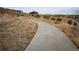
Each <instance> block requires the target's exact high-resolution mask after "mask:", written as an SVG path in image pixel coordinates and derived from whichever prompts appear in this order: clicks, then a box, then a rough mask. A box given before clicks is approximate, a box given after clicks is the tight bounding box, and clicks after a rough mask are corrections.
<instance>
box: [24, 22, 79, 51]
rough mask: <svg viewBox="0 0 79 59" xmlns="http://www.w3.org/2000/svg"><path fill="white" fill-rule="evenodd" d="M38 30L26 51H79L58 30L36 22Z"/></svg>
mask: <svg viewBox="0 0 79 59" xmlns="http://www.w3.org/2000/svg"><path fill="white" fill-rule="evenodd" d="M36 23H37V24H38V30H37V33H36V34H35V36H34V37H33V39H32V41H31V43H30V44H29V45H28V47H27V48H26V49H25V50H26V51H74V50H78V49H77V48H76V46H75V45H74V44H73V43H72V41H71V40H70V39H69V38H68V37H67V36H66V35H65V34H64V33H63V32H62V31H61V30H60V29H58V28H56V27H55V26H53V25H50V24H48V23H45V22H42V21H36Z"/></svg>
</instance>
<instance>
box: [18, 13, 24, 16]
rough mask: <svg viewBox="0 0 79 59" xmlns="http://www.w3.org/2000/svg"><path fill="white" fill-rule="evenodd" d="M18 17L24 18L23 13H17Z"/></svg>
mask: <svg viewBox="0 0 79 59" xmlns="http://www.w3.org/2000/svg"><path fill="white" fill-rule="evenodd" d="M16 15H17V16H24V14H23V13H16Z"/></svg>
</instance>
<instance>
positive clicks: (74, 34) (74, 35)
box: [56, 23, 79, 48]
mask: <svg viewBox="0 0 79 59" xmlns="http://www.w3.org/2000/svg"><path fill="white" fill-rule="evenodd" d="M56 26H57V27H58V28H60V29H61V30H62V31H63V32H64V33H65V34H66V35H67V36H68V37H69V38H70V39H71V41H72V42H73V43H74V44H75V45H76V46H77V47H78V48H79V31H75V30H73V29H72V28H71V27H70V26H69V25H68V24H67V23H62V24H57V25H56Z"/></svg>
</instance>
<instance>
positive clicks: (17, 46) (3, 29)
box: [0, 14, 38, 51]
mask: <svg viewBox="0 0 79 59" xmlns="http://www.w3.org/2000/svg"><path fill="white" fill-rule="evenodd" d="M37 28H38V27H37V24H36V23H34V22H33V21H31V20H29V19H25V18H22V17H20V18H18V17H15V16H10V15H7V14H4V15H0V50H3V51H22V50H24V49H25V48H26V47H27V46H28V44H29V43H30V42H31V40H32V38H33V36H34V34H35V33H36V31H37Z"/></svg>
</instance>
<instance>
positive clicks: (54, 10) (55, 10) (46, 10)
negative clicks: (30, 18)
mask: <svg viewBox="0 0 79 59" xmlns="http://www.w3.org/2000/svg"><path fill="white" fill-rule="evenodd" d="M9 8H10V9H16V10H22V11H24V12H27V13H28V12H31V11H37V12H39V13H40V14H79V7H9Z"/></svg>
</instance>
